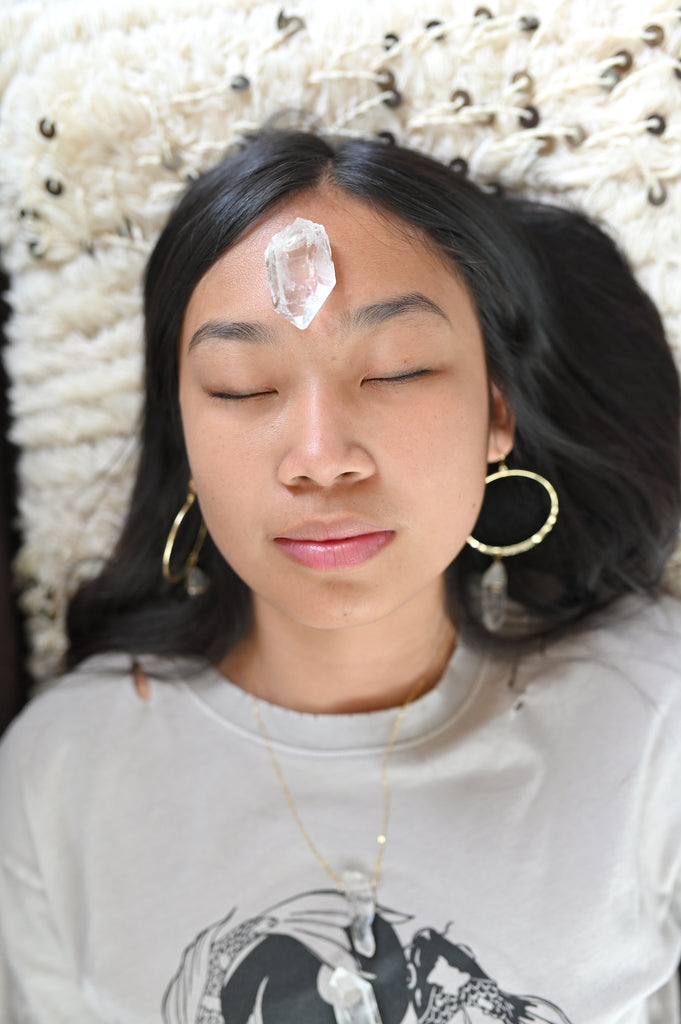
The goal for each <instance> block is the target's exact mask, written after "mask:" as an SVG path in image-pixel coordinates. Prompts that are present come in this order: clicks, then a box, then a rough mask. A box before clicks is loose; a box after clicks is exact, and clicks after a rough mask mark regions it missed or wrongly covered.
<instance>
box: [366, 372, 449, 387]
mask: <svg viewBox="0 0 681 1024" xmlns="http://www.w3.org/2000/svg"><path fill="white" fill-rule="evenodd" d="M432 372H433V371H432V370H425V369H424V370H411V371H410V372H409V373H397V374H395V375H394V376H391V377H365V379H364V380H363V381H362V383H363V384H404V383H406V382H407V381H410V380H416V379H417V378H419V377H426V376H427V375H428V374H430V373H432Z"/></svg>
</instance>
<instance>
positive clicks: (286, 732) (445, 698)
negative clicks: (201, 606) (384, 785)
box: [160, 641, 487, 753]
mask: <svg viewBox="0 0 681 1024" xmlns="http://www.w3.org/2000/svg"><path fill="white" fill-rule="evenodd" d="M486 663H487V657H486V655H485V653H484V652H483V651H481V650H479V649H477V648H474V647H469V646H468V645H466V644H465V643H463V642H461V641H460V643H459V645H458V647H457V649H456V650H455V651H454V653H453V655H452V657H451V658H450V660H449V662H448V664H447V667H446V669H445V671H444V673H443V676H442V678H441V679H440V680H439V682H438V683H437V684H436V686H435V687H433V689H432V690H430V691H429V692H428V693H426V694H424V695H423V696H422V697H420V698H418V699H417V700H415V701H413V702H412V703H411V704H410V705H409V707H408V708H407V711H406V713H405V715H404V718H403V721H402V724H401V727H400V732H399V735H398V738H397V741H396V744H395V746H396V747H405V746H408V745H411V744H417V743H419V742H421V741H422V740H423V739H424V738H426V737H430V736H432V735H433V733H435V732H439V731H440V730H441V729H442V728H444V727H445V726H446V725H448V724H449V723H451V721H452V720H453V719H454V718H455V717H457V716H458V715H460V714H461V713H462V712H463V710H464V708H465V707H466V706H467V705H468V704H469V703H470V702H471V701H472V700H473V698H474V695H475V693H476V692H477V690H478V688H479V686H480V684H481V682H482V680H483V677H484V675H485V672H484V669H485V666H486ZM160 685H163V683H160ZM165 685H168V684H167V683H166V684H165ZM170 685H175V686H177V687H179V688H180V689H181V690H182V691H183V693H184V695H185V696H186V697H187V698H188V699H190V700H191V701H193V702H194V703H195V704H197V705H198V706H199V707H200V708H201V709H202V710H203V711H204V712H205V713H206V714H208V715H211V716H212V717H213V718H217V719H218V720H219V721H220V722H221V723H222V724H223V725H224V727H225V728H227V729H229V730H231V731H232V732H234V733H238V734H239V735H240V736H242V737H244V738H247V739H251V740H255V741H257V742H258V743H262V736H261V733H260V730H259V728H258V723H257V720H256V717H255V714H254V711H253V704H252V698H251V696H250V694H248V693H246V692H245V691H244V690H242V689H241V688H240V687H239V686H237V685H236V684H235V683H233V682H232V681H231V680H230V679H228V678H226V677H225V676H224V675H222V673H221V672H219V671H218V669H217V668H215V667H213V666H206V667H205V668H204V669H203V670H201V671H200V672H199V673H198V674H196V675H194V676H193V677H192V678H191V680H190V681H189V680H187V679H186V678H185V679H182V680H178V681H177V682H175V683H174V684H172V683H171V684H170ZM258 704H259V707H260V713H261V716H262V719H263V722H264V724H265V727H266V729H267V734H268V737H269V739H270V742H271V743H272V746H273V747H276V748H279V749H282V750H283V749H296V750H299V751H310V752H313V751H314V752H322V753H323V752H333V753H338V752H341V751H348V752H353V751H354V752H363V751H374V750H376V749H383V748H384V747H385V744H386V743H387V741H388V738H389V736H390V733H391V732H392V729H393V727H394V723H395V718H396V716H397V715H398V714H399V711H400V709H399V708H387V709H385V710H380V711H367V712H354V713H351V714H343V713H341V714H316V713H311V712H303V711H293V710H291V709H290V708H284V707H281V706H280V705H277V704H272V703H270V702H268V701H266V700H262V699H259V700H258Z"/></svg>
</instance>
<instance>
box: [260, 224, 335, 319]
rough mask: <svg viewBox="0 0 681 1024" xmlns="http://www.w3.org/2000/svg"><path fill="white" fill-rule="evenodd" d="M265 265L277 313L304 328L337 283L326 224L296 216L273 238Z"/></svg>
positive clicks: (268, 247) (266, 253) (267, 250)
mask: <svg viewBox="0 0 681 1024" xmlns="http://www.w3.org/2000/svg"><path fill="white" fill-rule="evenodd" d="M265 266H266V267H267V281H268V283H269V286H270V292H271V293H272V302H273V303H274V308H275V309H276V311H277V313H281V315H282V316H285V317H286V319H287V320H290V321H291V323H292V324H295V326H296V327H299V328H300V329H301V331H303V330H305V328H306V327H307V326H308V325H309V324H310V323H311V322H312V320H313V318H314V317H315V316H316V315H317V313H318V312H319V310H320V309H321V308H322V306H323V305H324V303H325V302H326V300H327V298H328V296H329V294H330V293H331V291H332V290H333V287H334V285H335V284H336V271H335V268H334V265H333V259H332V258H331V245H330V243H329V236H328V235H327V233H326V229H325V228H324V226H323V224H315V223H314V221H311V220H305V219H304V218H303V217H297V218H296V220H294V221H293V223H292V224H289V225H288V227H285V228H284V229H283V230H282V231H279V232H278V233H277V234H276V235H273V236H272V238H271V239H270V242H269V245H268V246H267V249H266V250H265Z"/></svg>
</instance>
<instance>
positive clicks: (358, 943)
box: [343, 871, 376, 957]
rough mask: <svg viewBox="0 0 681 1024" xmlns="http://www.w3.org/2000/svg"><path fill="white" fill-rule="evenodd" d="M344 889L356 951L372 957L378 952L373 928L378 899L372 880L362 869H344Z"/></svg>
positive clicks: (361, 954)
mask: <svg viewBox="0 0 681 1024" xmlns="http://www.w3.org/2000/svg"><path fill="white" fill-rule="evenodd" d="M343 891H344V892H345V898H346V900H347V901H348V904H349V906H350V914H351V921H350V934H351V936H352V944H353V946H354V947H355V951H356V952H357V953H359V954H360V956H366V957H372V956H373V955H374V953H375V952H376V940H375V938H374V930H373V923H374V914H375V913H376V900H375V899H374V890H373V887H372V885H371V882H370V881H369V879H368V878H367V876H366V875H364V874H362V872H361V871H344V872H343Z"/></svg>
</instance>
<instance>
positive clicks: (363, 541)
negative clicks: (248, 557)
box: [275, 524, 393, 569]
mask: <svg viewBox="0 0 681 1024" xmlns="http://www.w3.org/2000/svg"><path fill="white" fill-rule="evenodd" d="M292 533H293V534H294V536H288V537H275V543H276V544H277V546H278V547H279V548H281V550H282V551H284V552H285V553H286V554H287V555H288V556H289V557H290V558H292V559H293V560H294V561H296V562H300V564H301V565H306V566H307V567H308V568H310V569H350V568H352V567H353V566H355V565H361V564H362V563H363V562H366V561H367V560H368V559H369V558H373V556H374V555H376V554H378V552H379V551H381V550H382V549H383V548H384V547H385V546H386V544H388V543H389V542H390V541H391V540H392V538H393V531H392V530H377V529H376V528H375V527H373V528H372V527H367V526H365V525H364V524H357V525H356V526H354V527H350V526H348V527H344V528H343V527H338V526H336V527H333V528H331V527H325V526H323V525H321V524H310V525H309V526H307V527H302V528H301V529H300V530H294V531H292ZM299 533H300V534H301V535H300V536H298V534H299ZM304 533H308V534H310V536H303V535H302V534H304Z"/></svg>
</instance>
